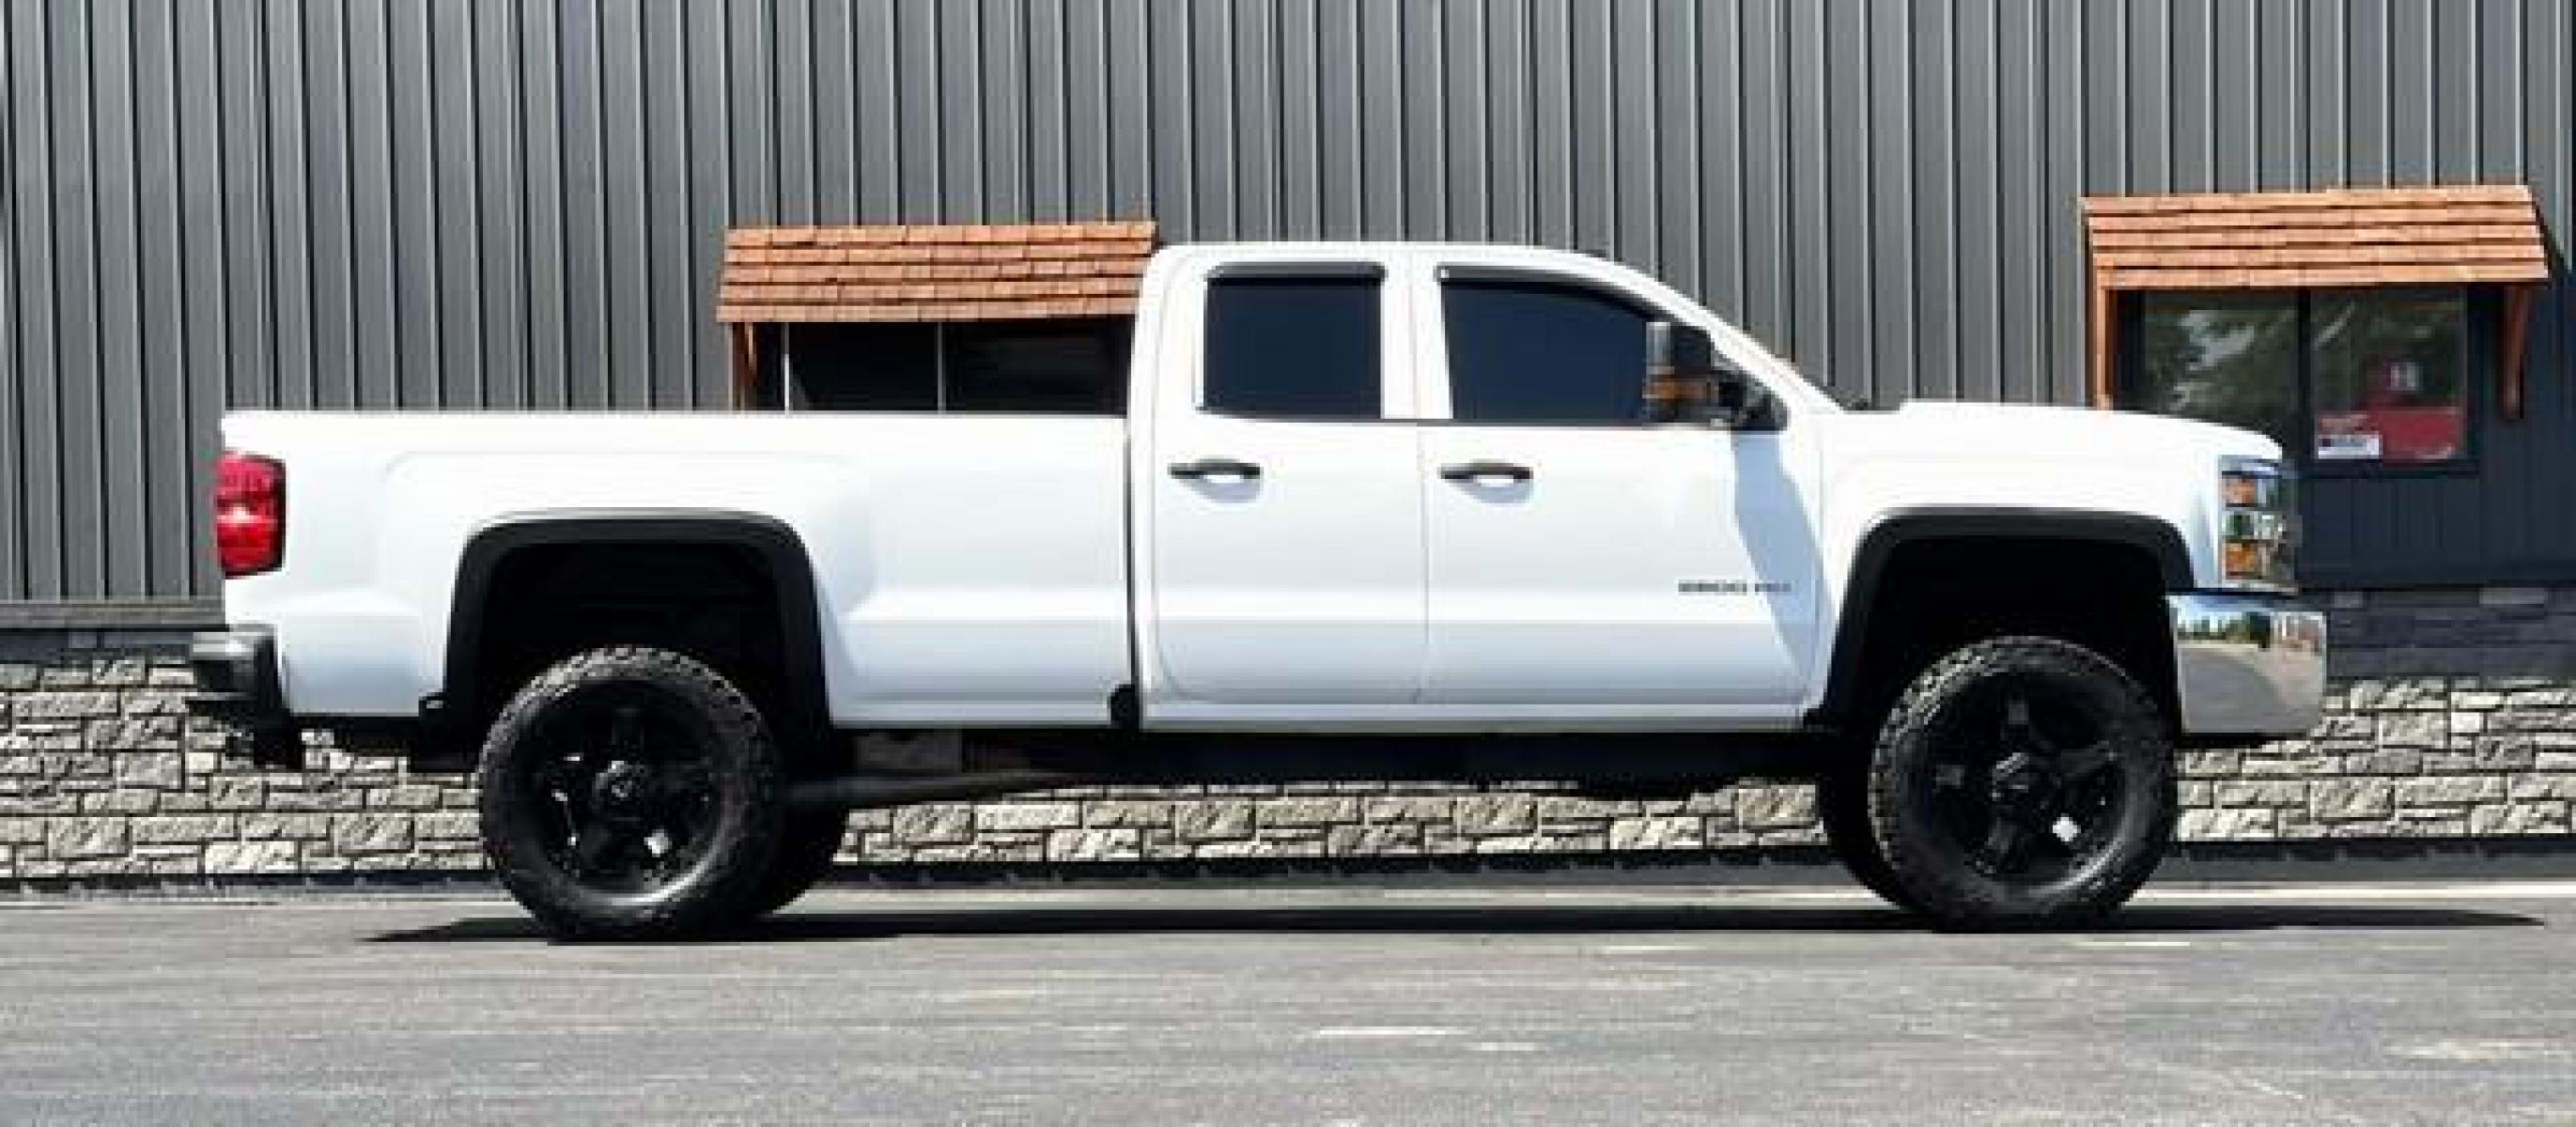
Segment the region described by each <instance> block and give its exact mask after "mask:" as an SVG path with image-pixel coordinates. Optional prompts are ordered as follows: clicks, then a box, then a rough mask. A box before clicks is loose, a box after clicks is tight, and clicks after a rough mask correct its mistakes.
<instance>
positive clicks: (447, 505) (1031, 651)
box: [225, 414, 1130, 726]
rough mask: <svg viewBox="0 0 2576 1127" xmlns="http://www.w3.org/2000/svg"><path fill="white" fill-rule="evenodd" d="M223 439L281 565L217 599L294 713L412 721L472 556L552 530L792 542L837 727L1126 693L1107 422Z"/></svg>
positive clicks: (1119, 428)
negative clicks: (750, 536) (686, 520)
mask: <svg viewBox="0 0 2576 1127" xmlns="http://www.w3.org/2000/svg"><path fill="white" fill-rule="evenodd" d="M225 439H226V442H227V444H228V445H230V446H231V447H233V448H235V449H241V450H248V451H253V452H257V453H263V454H268V455H270V456H273V457H277V458H280V459H281V460H283V461H284V462H285V463H286V466H287V496H288V501H287V520H288V531H287V549H286V564H285V566H284V567H283V568H282V569H281V570H280V571H278V572H276V573H273V574H269V575H264V576H258V577H254V578H250V579H243V580H235V581H232V582H231V583H229V584H227V586H226V590H225V598H226V613H227V616H228V617H229V618H230V619H231V620H232V621H233V622H234V623H235V624H237V625H261V626H267V627H270V628H272V629H274V630H275V631H276V633H277V635H278V642H279V652H280V653H281V654H282V655H284V662H285V666H284V668H283V669H282V670H281V673H282V677H283V680H284V686H285V691H286V697H287V703H288V705H289V707H291V708H292V709H293V710H295V711H296V712H298V713H303V714H313V715H335V716H409V715H411V714H412V713H413V712H414V711H415V709H417V707H418V706H419V702H420V699H421V698H422V697H423V696H425V695H427V694H429V693H432V692H436V691H438V689H439V688H440V680H441V678H442V676H443V671H444V669H445V667H446V653H445V647H446V640H447V637H448V633H449V632H448V620H449V617H450V609H451V603H452V602H453V599H454V590H455V584H456V571H457V564H458V559H459V557H460V555H461V553H462V550H463V547H464V545H465V544H466V543H467V542H468V541H469V540H470V539H472V538H473V537H474V536H475V535H476V534H478V533H479V532H481V531H482V530H484V529H487V528H491V527H493V526H495V525H499V524H503V523H511V522H519V521H530V520H544V519H547V518H548V517H549V516H550V515H570V514H578V515H580V516H583V517H586V518H596V517H600V516H603V515H609V516H613V515H614V514H617V513H621V512H625V513H635V514H646V513H650V514H655V515H670V514H675V513H708V514H726V513H736V514H749V515H755V516H759V517H765V518H768V519H771V520H775V521H777V522H779V523H781V524H784V525H785V526H787V527H788V528H790V529H792V530H794V531H795V533H796V535H797V536H798V538H799V539H800V540H802V541H803V543H804V546H805V549H806V551H807V554H808V556H809V558H810V561H811V564H812V567H813V572H814V581H815V589H816V599H817V601H818V602H819V603H820V606H818V607H817V608H816V610H817V613H816V616H815V617H816V619H817V621H819V622H820V623H822V629H823V634H824V637H823V638H822V639H821V649H822V652H823V658H824V666H825V677H826V682H827V684H826V692H827V696H828V700H829V705H830V709H831V712H832V715H833V718H834V719H835V720H836V721H837V722H839V723H841V724H844V725H851V726H865V725H901V724H907V723H928V722H936V723H940V724H946V725H954V724H960V723H966V724H1041V723H1042V724H1080V723H1100V722H1103V721H1105V720H1106V718H1107V701H1108V698H1109V694H1110V693H1111V692H1112V691H1113V690H1114V689H1116V688H1117V687H1118V686H1119V685H1122V684H1125V683H1127V681H1128V679H1129V668H1130V665H1129V655H1128V617H1127V615H1128V611H1127V598H1128V594H1127V576H1126V558H1125V536H1126V523H1125V504H1124V489H1125V465H1124V456H1125V455H1124V451H1125V431H1124V424H1123V422H1122V421H1120V420H1118V419H1102V418H1070V417H1047V418H1042V417H1025V416H1000V415H996V416H961V415H949V416H940V417H931V416H917V415H855V414H854V415H820V414H817V415H784V416H779V415H484V416H457V415H420V414H406V415H312V414H303V415H276V414H250V415H239V416H235V417H233V418H231V419H229V420H227V421H226V424H225Z"/></svg>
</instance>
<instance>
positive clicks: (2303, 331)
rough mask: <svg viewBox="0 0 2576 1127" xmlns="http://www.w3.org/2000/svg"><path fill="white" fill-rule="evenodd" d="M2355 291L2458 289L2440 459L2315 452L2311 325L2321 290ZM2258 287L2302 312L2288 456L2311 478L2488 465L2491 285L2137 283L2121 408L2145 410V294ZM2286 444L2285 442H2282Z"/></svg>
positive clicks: (2124, 342)
mask: <svg viewBox="0 0 2576 1127" xmlns="http://www.w3.org/2000/svg"><path fill="white" fill-rule="evenodd" d="M2356 290H2371V291H2387V290H2415V291H2442V290H2450V291H2455V292H2457V293H2458V294H2459V295H2460V299H2461V302H2460V305H2461V308H2460V317H2461V320H2462V324H2461V326H2460V351H2461V357H2460V363H2461V371H2460V413H2461V428H2460V429H2461V434H2460V453H2459V456H2457V457H2454V458H2446V459H2443V460H2441V461H2438V462H2388V461H2382V460H2380V459H2376V458H2372V459H2341V458H2324V459H2321V458H2318V457H2317V433H2316V428H2317V418H2316V391H2317V373H2316V366H2315V365H2316V356H2315V340H2314V336H2313V331H2314V328H2315V316H2316V295H2318V294H2320V293H2336V292H2352V291H2356ZM2247 292H2259V293H2264V294H2275V295H2278V294H2288V295H2290V296H2291V297H2292V298H2293V301H2292V306H2293V308H2294V310H2295V316H2296V318H2297V334H2298V342H2299V348H2298V372H2297V375H2296V377H2295V378H2296V380H2297V383H2298V387H2297V391H2298V397H2297V399H2298V419H2299V426H2300V434H2299V435H2298V438H2299V442H2298V443H2296V444H2295V446H2293V447H2290V448H2287V449H2284V450H2283V455H2284V460H2286V461H2288V462H2290V463H2291V464H2293V465H2295V466H2297V467H2298V470H2299V474H2300V476H2302V477H2306V478H2311V479H2314V478H2335V479H2348V478H2358V479H2374V478H2378V479H2399V478H2442V477H2463V476H2475V475H2476V474H2478V473H2479V472H2481V470H2482V469H2483V466H2484V458H2485V453H2486V427H2487V418H2486V414H2487V404H2488V393H2487V391H2486V390H2485V385H2486V384H2487V382H2488V381H2489V380H2490V379H2491V378H2493V376H2494V375H2495V370H2496V363H2497V360H2498V358H2499V356H2500V353H2501V348H2502V344H2501V341H2500V340H2499V337H2500V335H2501V333H2502V331H2503V330H2502V325H2501V320H2502V318H2501V301H2500V299H2499V297H2498V294H2497V292H2496V287H2495V286H2492V285H2481V284H2477V283H2463V284H2457V285H2442V284H2434V285H2405V286H2369V287H2294V288H2289V289H2272V290H2260V291H2244V290H2155V291H2144V290H2132V291H2127V292H2124V293H2122V294H2121V295H2120V309H2119V322H2120V354H2119V357H2118V362H2119V370H2118V372H2117V373H2116V374H2115V377H2116V378H2115V379H2114V380H2113V381H2112V389H2113V392H2112V394H2113V403H2114V404H2115V405H2117V406H2118V407H2120V408H2121V409H2123V410H2142V409H2143V408H2141V407H2138V406H2137V405H2136V398H2135V396H2136V392H2137V390H2138V381H2139V379H2140V378H2141V377H2142V376H2143V374H2144V370H2145V363H2146V358H2145V351H2144V349H2145V340H2146V331H2145V330H2146V299H2147V298H2149V297H2151V296H2153V297H2192V296H2200V295H2229V294H2243V293H2247ZM2285 445H2288V444H2285Z"/></svg>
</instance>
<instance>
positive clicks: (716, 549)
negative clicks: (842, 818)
mask: <svg viewBox="0 0 2576 1127" xmlns="http://www.w3.org/2000/svg"><path fill="white" fill-rule="evenodd" d="M813 590H814V589H813V580H812V576H811V574H810V573H809V572H808V571H807V570H806V566H805V560H804V555H803V550H802V546H801V545H800V544H798V543H797V542H796V541H795V539H794V537H793V535H792V534H791V533H788V532H786V531H785V530H784V529H783V528H771V527H768V526H764V525H733V524H727V523H716V524H705V523H700V522H621V521H596V522H573V523H565V524H560V525H556V524H546V525H534V526H518V527H510V528H504V529H501V530H496V531H495V532H491V533H486V534H485V535H484V536H483V537H481V538H479V539H478V540H477V541H476V542H475V543H474V544H472V545H470V546H469V547H468V549H467V551H466V559H465V562H464V566H463V567H462V568H461V569H460V573H459V577H458V586H457V590H456V596H455V605H454V608H453V611H452V618H451V621H450V624H449V635H448V637H449V649H448V655H447V677H446V686H445V689H444V690H443V692H442V693H441V695H440V705H441V707H440V709H439V712H440V716H439V718H438V719H439V724H440V726H441V727H443V728H445V729H448V730H450V731H452V732H454V733H455V734H456V735H458V736H460V737H462V738H463V739H466V740H469V741H476V742H479V738H480V733H481V731H482V728H483V727H484V726H485V725H486V724H488V723H489V722H490V720H491V719H492V717H493V716H494V715H495V714H497V713H498V712H499V710H500V708H501V706H502V705H503V704H505V703H506V702H507V701H508V700H509V697H510V695H511V694H512V693H514V692H516V691H517V690H518V688H519V686H520V685H522V684H525V683H526V681H527V680H528V678H530V677H532V676H534V675H535V674H536V673H537V672H538V671H539V670H542V669H544V668H545V667H546V666H547V665H549V664H552V663H553V662H555V661H558V660H560V659H562V658H564V657H566V656H568V655H570V654H573V653H576V652H579V651H582V650H587V649H593V648H596V647H600V646H608V645H648V646H656V647H660V648H664V649H670V650H675V651H678V652H680V653H684V654H687V655H689V656H691V657H694V658H697V659H698V660H700V661H704V662H706V663H707V664H709V665H711V666H713V667H715V668H716V669H717V670H719V671H720V672H722V673H723V674H724V675H725V676H726V677H727V678H729V679H731V680H733V681H734V682H735V683H736V684H737V685H740V686H741V687H742V689H743V690H744V691H745V692H747V693H749V694H750V695H751V696H752V698H753V699H754V700H756V701H758V702H759V703H760V705H761V708H762V711H763V712H765V713H767V714H768V716H769V718H770V722H771V728H772V730H773V731H774V732H775V733H777V735H778V736H779V738H780V739H781V740H782V741H783V742H784V745H785V746H787V747H790V748H796V747H804V746H820V744H819V743H817V741H816V739H815V737H816V736H818V735H819V734H821V732H822V731H823V729H824V727H825V726H826V725H827V723H828V721H827V720H826V719H825V715H826V714H825V710H824V707H823V702H822V672H821V663H820V656H819V649H818V646H819V636H818V635H817V634H816V633H815V631H816V629H817V626H816V621H815V604H814V593H813Z"/></svg>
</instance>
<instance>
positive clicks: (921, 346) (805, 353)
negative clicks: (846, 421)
mask: <svg viewBox="0 0 2576 1127" xmlns="http://www.w3.org/2000/svg"><path fill="white" fill-rule="evenodd" d="M779 351H780V352H781V353H782V354H783V359H784V360H785V362H786V367H787V372H788V374H789V377H790V383H789V385H788V388H787V405H788V406H790V407H794V408H796V409H798V410H800V411H936V410H938V409H939V336H938V333H937V331H936V330H935V329H934V327H933V326H930V325H923V324H917V323H901V322H888V323H874V322H859V323H855V324H846V325H844V324H814V325H786V326H782V327H781V333H780V340H779Z"/></svg>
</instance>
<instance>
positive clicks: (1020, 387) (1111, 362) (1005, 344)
mask: <svg viewBox="0 0 2576 1127" xmlns="http://www.w3.org/2000/svg"><path fill="white" fill-rule="evenodd" d="M1130 326H1131V322H1130V321H1129V320H1128V319H1127V318H1123V317H1117V318H1109V317H1102V318H1091V319H1085V320H1052V321H990V322H984V323H981V324H972V325H950V326H948V327H947V331H946V333H945V334H943V335H944V336H945V338H946V343H947V347H948V355H947V360H948V363H947V366H946V368H945V369H944V370H943V373H942V374H943V375H944V376H945V378H946V379H947V381H948V388H947V403H948V409H949V410H951V411H1021V412H1040V413H1046V414H1067V415H1115V414H1119V413H1121V412H1123V411H1125V410H1126V409H1127V338H1128V335H1129V330H1130Z"/></svg>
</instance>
